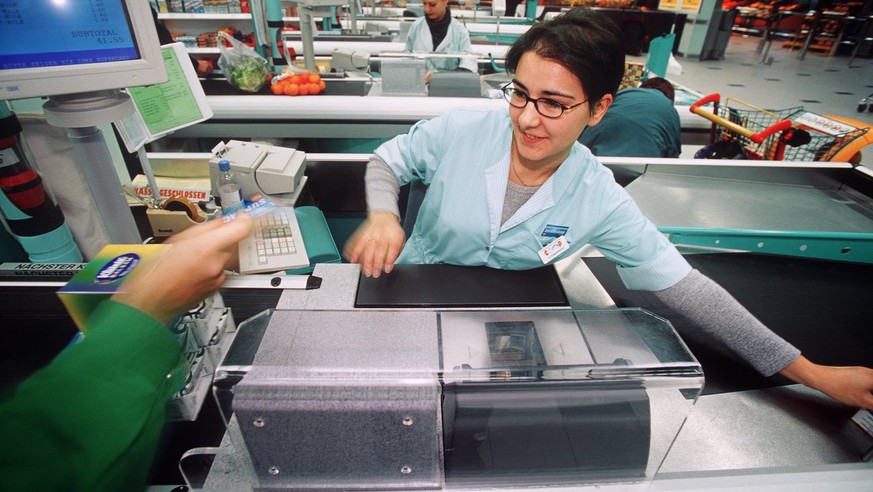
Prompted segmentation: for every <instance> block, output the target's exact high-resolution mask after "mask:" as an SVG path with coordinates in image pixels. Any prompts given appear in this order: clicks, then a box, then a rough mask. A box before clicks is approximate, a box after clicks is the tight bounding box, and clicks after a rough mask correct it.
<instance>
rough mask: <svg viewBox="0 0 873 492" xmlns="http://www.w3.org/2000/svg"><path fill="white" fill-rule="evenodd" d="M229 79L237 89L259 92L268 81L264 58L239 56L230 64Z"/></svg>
mask: <svg viewBox="0 0 873 492" xmlns="http://www.w3.org/2000/svg"><path fill="white" fill-rule="evenodd" d="M229 68H230V73H228V74H225V75H226V76H227V81H228V82H230V84H231V85H232V86H234V87H236V88H237V89H240V90H243V91H246V92H258V91H259V90H261V88H262V87H264V84H265V83H266V82H267V75H268V72H267V67H266V65H265V63H264V60H263V59H260V58H252V57H239V58H237V59H235V60H234V61H233V63H232V64H231V65H230V67H229Z"/></svg>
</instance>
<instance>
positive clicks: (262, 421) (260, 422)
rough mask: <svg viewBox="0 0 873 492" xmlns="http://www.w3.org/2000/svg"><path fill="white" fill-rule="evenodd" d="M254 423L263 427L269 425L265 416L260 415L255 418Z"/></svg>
mask: <svg viewBox="0 0 873 492" xmlns="http://www.w3.org/2000/svg"><path fill="white" fill-rule="evenodd" d="M252 425H254V426H255V427H263V426H265V425H267V422H266V421H265V420H264V419H263V418H261V417H258V418H256V419H255V421H254V422H252Z"/></svg>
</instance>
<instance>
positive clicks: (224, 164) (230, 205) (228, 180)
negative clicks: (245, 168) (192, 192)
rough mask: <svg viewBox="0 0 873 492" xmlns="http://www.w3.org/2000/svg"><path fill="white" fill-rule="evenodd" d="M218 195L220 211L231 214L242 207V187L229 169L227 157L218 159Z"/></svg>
mask: <svg viewBox="0 0 873 492" xmlns="http://www.w3.org/2000/svg"><path fill="white" fill-rule="evenodd" d="M217 179H218V182H217V183H216V186H215V187H216V188H217V189H218V197H219V198H220V199H221V213H222V214H224V215H227V214H232V213H234V212H236V211H237V210H239V209H241V208H243V198H242V189H241V187H240V185H239V181H237V180H236V175H234V174H233V173H232V172H231V171H230V162H229V161H228V160H227V159H222V160H220V161H218V178H217Z"/></svg>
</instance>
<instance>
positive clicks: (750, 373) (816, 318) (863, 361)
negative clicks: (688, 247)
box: [585, 253, 873, 394]
mask: <svg viewBox="0 0 873 492" xmlns="http://www.w3.org/2000/svg"><path fill="white" fill-rule="evenodd" d="M686 259H687V260H688V261H689V263H691V265H692V266H693V267H694V268H697V269H698V270H700V271H701V272H703V273H704V274H705V275H707V276H708V277H710V278H712V279H713V280H715V281H716V282H718V283H719V284H720V285H721V286H722V287H724V288H725V289H727V291H728V292H730V293H731V294H732V295H733V296H734V297H735V298H736V299H737V300H739V301H740V303H742V304H743V305H744V306H745V307H746V308H747V309H748V310H749V311H751V312H752V313H753V314H754V315H755V316H757V317H758V319H760V320H761V321H762V322H763V323H764V324H766V325H767V326H769V327H770V329H772V330H773V331H774V332H776V333H777V334H779V335H780V336H782V337H783V338H785V339H786V340H788V341H789V342H791V343H793V344H794V345H795V346H796V347H798V348H799V349H800V350H801V351H802V352H803V354H804V355H806V356H807V357H808V358H809V359H811V360H813V361H815V362H818V363H822V364H829V365H866V366H871V365H873V265H864V264H858V263H843V262H835V261H822V260H811V259H804V258H791V257H781V256H771V255H759V254H744V253H731V254H696V255H687V256H686ZM585 261H586V263H587V264H588V266H589V267H590V268H591V270H592V271H593V272H594V274H595V276H596V277H597V278H598V279H599V280H600V282H601V283H602V284H603V286H604V288H605V289H606V290H607V292H608V293H609V294H610V296H612V298H613V300H614V301H615V302H616V304H618V305H619V306H622V307H641V308H644V309H647V310H649V311H651V312H653V313H656V314H658V315H660V316H663V317H664V318H666V319H668V320H670V322H671V323H672V324H673V326H674V327H675V328H676V330H677V331H679V333H680V334H682V335H683V339H684V340H685V341H686V343H687V344H688V346H689V348H690V349H691V351H692V352H693V353H694V355H695V356H697V359H698V360H699V361H700V363H701V364H702V365H703V370H704V373H705V375H706V386H705V388H704V394H714V393H724V392H730V391H742V390H749V389H757V388H765V387H770V386H777V385H781V384H787V383H789V382H790V381H789V380H787V379H785V378H782V377H781V376H775V377H771V378H765V377H763V376H761V375H759V374H758V373H757V372H756V371H754V370H753V369H751V368H750V367H749V366H748V365H746V364H745V363H744V362H742V361H738V360H736V359H735V358H733V357H732V356H730V355H728V354H726V353H725V352H722V351H720V350H719V348H718V347H715V346H713V344H712V343H711V342H709V341H708V340H700V339H695V338H692V337H690V336H687V335H686V328H687V327H688V321H687V320H683V319H682V318H680V317H679V316H677V315H676V314H675V313H673V312H672V311H671V310H670V309H668V308H667V307H665V306H664V305H663V304H661V303H660V302H658V301H657V299H655V297H654V296H653V295H651V294H650V293H648V292H638V291H629V290H628V289H626V288H625V287H624V285H623V284H622V283H621V280H620V279H619V277H618V274H617V273H616V271H615V266H614V264H613V263H612V262H611V261H609V260H607V259H605V258H589V259H586V260H585Z"/></svg>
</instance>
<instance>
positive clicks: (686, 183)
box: [627, 164, 873, 233]
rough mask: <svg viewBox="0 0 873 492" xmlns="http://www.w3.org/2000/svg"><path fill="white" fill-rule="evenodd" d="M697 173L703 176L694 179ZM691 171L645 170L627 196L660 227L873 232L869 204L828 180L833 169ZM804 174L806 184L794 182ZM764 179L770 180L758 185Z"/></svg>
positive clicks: (666, 168)
mask: <svg viewBox="0 0 873 492" xmlns="http://www.w3.org/2000/svg"><path fill="white" fill-rule="evenodd" d="M695 169H696V170H700V171H705V172H701V173H699V174H698V175H695V174H694V171H695ZM695 169H689V170H688V172H684V173H676V172H673V171H674V170H673V169H670V168H669V166H667V167H665V168H663V171H662V170H661V169H659V168H658V167H657V166H649V167H648V168H647V170H646V172H645V174H643V175H642V176H640V177H639V178H637V179H636V180H634V181H633V182H632V183H631V184H630V185H628V186H627V191H628V193H630V195H631V196H632V197H633V198H634V200H635V201H636V202H637V204H638V205H639V206H640V208H641V209H642V210H643V213H645V214H646V215H647V216H648V217H649V218H650V219H651V220H652V221H653V222H654V223H655V224H656V225H658V226H662V227H664V226H670V227H703V228H726V229H752V230H779V231H827V232H868V233H869V232H870V231H873V201H871V199H870V198H869V197H864V196H861V195H860V194H858V193H856V192H853V191H852V190H850V189H847V188H846V187H842V186H841V185H840V183H839V182H838V181H836V180H835V179H832V178H830V177H828V175H827V173H828V172H829V171H833V170H834V169H832V168H827V167H826V168H822V169H819V170H817V169H802V170H798V169H795V170H786V169H772V168H762V167H757V166H755V165H751V164H750V165H749V166H747V167H737V166H733V167H725V168H718V167H712V166H711V167H708V168H704V167H699V168H695ZM766 171H772V172H766ZM804 171H805V172H806V173H807V174H808V175H809V179H806V180H804V179H801V178H799V177H798V176H797V175H798V173H800V172H804ZM765 172H766V173H765ZM762 175H764V176H765V177H766V176H768V175H769V178H766V179H761V176H762ZM780 175H781V176H783V177H784V178H787V179H782V178H781V177H780ZM746 176H747V177H746Z"/></svg>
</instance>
